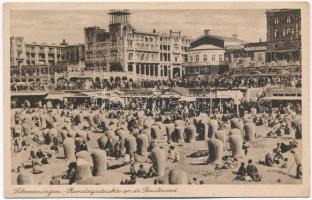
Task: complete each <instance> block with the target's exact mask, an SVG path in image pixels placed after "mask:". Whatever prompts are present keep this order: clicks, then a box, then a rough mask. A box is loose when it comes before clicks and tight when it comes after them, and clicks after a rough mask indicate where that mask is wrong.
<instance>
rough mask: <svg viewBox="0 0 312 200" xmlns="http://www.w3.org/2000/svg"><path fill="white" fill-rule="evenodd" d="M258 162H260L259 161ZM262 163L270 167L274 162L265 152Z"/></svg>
mask: <svg viewBox="0 0 312 200" xmlns="http://www.w3.org/2000/svg"><path fill="white" fill-rule="evenodd" d="M260 163H261V162H260ZM263 164H264V165H266V166H269V167H271V166H273V165H274V162H273V159H272V157H271V154H270V153H267V154H266V155H265V158H264V163H263Z"/></svg>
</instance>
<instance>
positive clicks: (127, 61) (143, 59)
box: [85, 10, 190, 80]
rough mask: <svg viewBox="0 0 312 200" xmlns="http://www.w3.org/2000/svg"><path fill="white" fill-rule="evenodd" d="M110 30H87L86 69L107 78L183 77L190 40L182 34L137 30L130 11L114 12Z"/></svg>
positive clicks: (91, 28)
mask: <svg viewBox="0 0 312 200" xmlns="http://www.w3.org/2000/svg"><path fill="white" fill-rule="evenodd" d="M108 14H109V15H110V24H109V30H108V31H106V30H105V29H102V28H100V27H88V28H85V45H86V46H85V48H86V67H87V68H93V69H94V68H98V69H100V70H99V71H103V72H107V73H104V77H103V78H105V79H107V78H110V79H114V80H117V79H123V80H130V79H132V80H138V79H156V80H157V79H172V78H174V77H175V76H181V75H182V66H183V63H184V62H185V61H186V59H187V52H188V49H189V45H190V39H189V38H188V37H184V36H182V35H181V33H180V32H174V31H172V30H170V32H169V33H168V34H165V33H158V32H156V30H155V29H154V30H153V31H152V32H142V31H137V30H136V29H135V28H134V27H133V26H132V25H131V23H130V12H128V11H127V10H111V11H110V12H109V13H108Z"/></svg>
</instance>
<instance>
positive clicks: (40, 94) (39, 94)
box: [11, 91, 48, 96]
mask: <svg viewBox="0 0 312 200" xmlns="http://www.w3.org/2000/svg"><path fill="white" fill-rule="evenodd" d="M47 94H48V93H47V92H29V91H28V92H11V96H45V95H47Z"/></svg>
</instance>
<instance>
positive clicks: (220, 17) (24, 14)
mask: <svg viewBox="0 0 312 200" xmlns="http://www.w3.org/2000/svg"><path fill="white" fill-rule="evenodd" d="M130 12H131V13H132V14H131V24H132V26H133V27H134V28H135V29H136V30H139V31H145V32H152V30H153V29H154V28H155V29H156V31H157V32H167V33H168V32H169V31H170V29H171V30H173V31H181V34H182V35H185V36H191V38H192V39H195V38H197V37H199V36H201V35H203V31H204V30H205V29H210V33H211V34H213V35H220V36H231V35H232V34H234V33H236V34H238V38H239V39H242V40H245V41H248V42H257V41H259V39H260V38H261V39H262V41H265V40H266V15H265V10H254V9H253V10H215V9H213V10H209V9H205V10H203V9H201V10H194V9H191V10H181V9H179V10H130ZM107 13H108V10H78V11H77V10H13V11H12V12H11V16H10V17H11V24H10V26H11V27H10V28H11V29H10V31H11V36H15V37H24V38H25V41H26V42H28V43H30V42H39V43H43V42H45V43H60V42H61V41H62V39H63V38H65V39H66V41H67V42H68V43H69V44H76V43H84V31H83V29H84V28H85V27H89V26H99V27H102V28H104V29H106V30H108V24H109V16H108V14H107Z"/></svg>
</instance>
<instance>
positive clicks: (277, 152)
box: [273, 143, 283, 164]
mask: <svg viewBox="0 0 312 200" xmlns="http://www.w3.org/2000/svg"><path fill="white" fill-rule="evenodd" d="M274 152H275V156H274V158H273V161H274V162H275V163H277V164H278V163H279V160H283V155H282V153H281V152H282V150H281V144H280V143H277V145H276V148H275V149H274Z"/></svg>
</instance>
